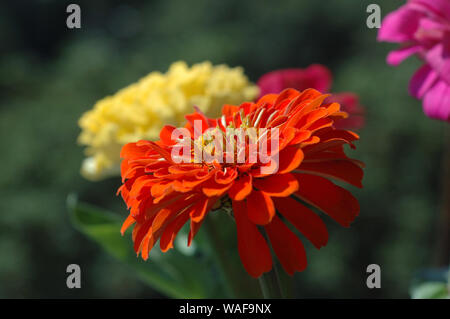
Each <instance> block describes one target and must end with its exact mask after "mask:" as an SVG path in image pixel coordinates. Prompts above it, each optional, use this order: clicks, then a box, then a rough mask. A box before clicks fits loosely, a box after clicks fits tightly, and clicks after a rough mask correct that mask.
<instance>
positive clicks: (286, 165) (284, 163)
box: [278, 146, 304, 174]
mask: <svg viewBox="0 0 450 319" xmlns="http://www.w3.org/2000/svg"><path fill="white" fill-rule="evenodd" d="M303 157H304V154H303V151H302V149H301V148H299V147H297V146H289V147H286V148H285V149H284V150H282V151H281V152H280V154H279V166H278V174H283V173H288V172H290V171H292V170H294V169H296V168H297V167H298V166H299V165H300V163H301V162H302V161H303Z"/></svg>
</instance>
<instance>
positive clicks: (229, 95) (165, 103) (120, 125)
mask: <svg viewBox="0 0 450 319" xmlns="http://www.w3.org/2000/svg"><path fill="white" fill-rule="evenodd" d="M258 91H259V90H258V88H257V86H255V85H254V84H253V83H251V82H249V81H248V79H247V77H246V76H245V74H244V72H243V69H242V68H240V67H236V68H229V67H228V66H226V65H217V66H213V65H212V64H211V63H210V62H203V63H199V64H194V65H193V66H192V67H191V68H189V67H188V65H187V64H186V63H185V62H181V61H180V62H175V63H173V64H172V65H171V66H170V68H169V70H168V71H167V73H165V74H163V73H160V72H151V73H150V74H148V75H147V76H145V77H143V78H142V79H140V80H139V81H138V82H137V83H133V84H131V85H129V86H128V87H126V88H124V89H122V90H120V91H119V92H117V93H116V94H115V95H113V96H108V97H106V98H104V99H102V100H100V101H98V102H97V103H96V104H95V106H94V108H93V109H92V110H89V111H87V112H86V113H84V114H83V116H82V117H81V118H80V120H79V125H80V127H81V129H82V132H81V134H80V136H79V137H78V142H79V143H80V144H82V145H86V146H87V148H86V151H85V153H86V155H87V158H86V159H85V160H84V161H83V164H82V167H81V173H82V175H83V176H84V177H86V178H88V179H90V180H99V179H101V178H104V177H107V176H112V175H119V164H120V156H119V154H120V149H121V148H122V146H123V145H125V144H126V143H130V142H136V141H138V140H140V139H145V140H156V139H158V138H159V132H160V130H161V128H162V127H163V126H164V125H166V124H172V125H175V126H181V125H182V123H184V115H186V114H188V113H190V112H192V110H193V107H194V106H198V107H199V108H200V110H202V111H203V112H204V113H205V114H206V115H207V116H208V117H217V116H219V115H220V112H221V108H222V106H223V104H233V105H236V104H240V103H242V102H244V101H251V100H253V99H254V98H256V96H257V95H258V93H259V92H258Z"/></svg>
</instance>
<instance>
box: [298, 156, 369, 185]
mask: <svg viewBox="0 0 450 319" xmlns="http://www.w3.org/2000/svg"><path fill="white" fill-rule="evenodd" d="M296 171H298V172H304V173H309V174H315V175H319V176H322V177H327V178H334V179H337V180H339V181H342V182H346V183H349V184H350V185H354V186H356V187H359V188H362V183H361V181H362V178H363V175H364V171H363V170H362V169H361V167H359V166H358V165H356V164H355V163H353V162H351V161H347V160H336V161H328V162H317V163H305V162H303V163H302V164H301V165H300V166H299V167H298V168H297V170H296Z"/></svg>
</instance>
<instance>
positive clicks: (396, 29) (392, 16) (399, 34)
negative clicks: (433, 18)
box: [378, 5, 423, 42]
mask: <svg viewBox="0 0 450 319" xmlns="http://www.w3.org/2000/svg"><path fill="white" fill-rule="evenodd" d="M422 16H423V13H421V12H419V11H416V10H411V9H409V8H408V5H406V6H403V7H400V8H399V9H398V10H396V11H394V12H391V13H389V14H388V15H387V16H386V17H385V18H384V20H383V22H382V23H381V28H380V31H379V32H378V41H387V42H405V41H409V40H413V37H414V33H415V32H416V30H417V27H418V26H419V19H420V18H421V17H422Z"/></svg>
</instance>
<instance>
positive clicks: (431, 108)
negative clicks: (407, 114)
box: [423, 81, 450, 122]
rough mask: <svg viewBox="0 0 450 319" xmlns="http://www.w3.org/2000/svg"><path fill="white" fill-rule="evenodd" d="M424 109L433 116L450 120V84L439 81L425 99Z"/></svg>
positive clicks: (428, 114) (429, 115)
mask: <svg viewBox="0 0 450 319" xmlns="http://www.w3.org/2000/svg"><path fill="white" fill-rule="evenodd" d="M423 111H424V113H425V114H426V115H427V116H428V117H431V118H434V119H438V120H443V121H447V122H450V85H448V84H447V83H446V82H445V81H438V82H437V83H436V84H435V85H434V86H433V87H432V88H431V89H430V90H428V91H427V93H426V94H425V97H424V99H423Z"/></svg>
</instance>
